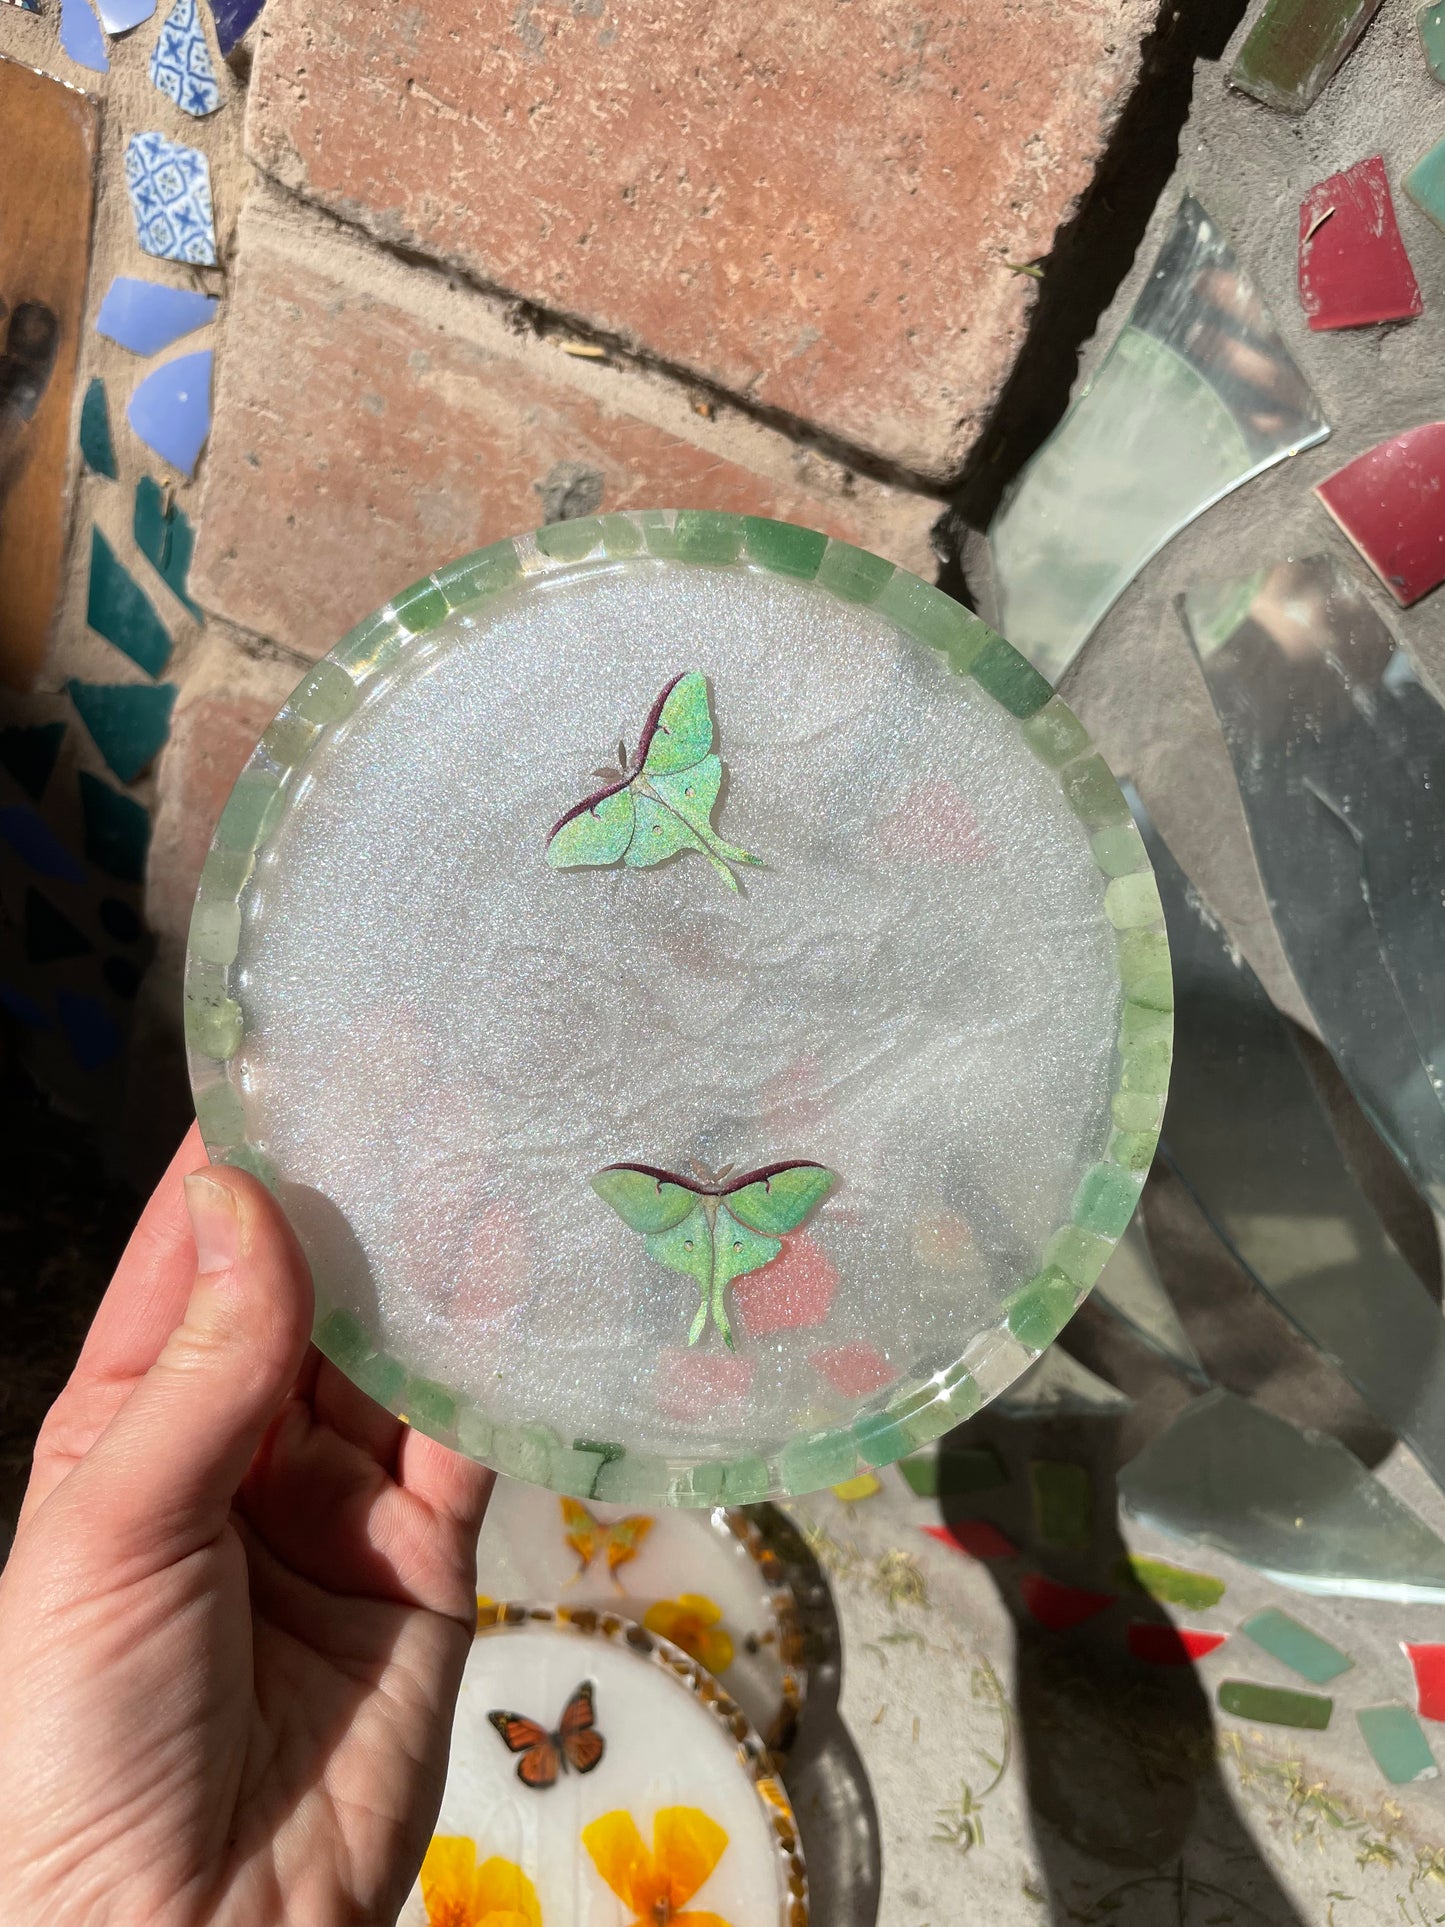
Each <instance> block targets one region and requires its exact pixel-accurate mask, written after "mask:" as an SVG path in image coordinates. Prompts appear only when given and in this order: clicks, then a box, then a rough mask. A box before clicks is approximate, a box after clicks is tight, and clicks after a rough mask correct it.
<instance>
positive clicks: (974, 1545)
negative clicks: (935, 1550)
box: [923, 1519, 1018, 1559]
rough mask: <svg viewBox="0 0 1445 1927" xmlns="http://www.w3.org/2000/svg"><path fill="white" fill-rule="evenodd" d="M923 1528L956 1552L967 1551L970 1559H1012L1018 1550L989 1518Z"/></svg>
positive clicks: (961, 1520)
mask: <svg viewBox="0 0 1445 1927" xmlns="http://www.w3.org/2000/svg"><path fill="white" fill-rule="evenodd" d="M923 1530H924V1531H925V1532H926V1533H927V1534H928V1536H929V1538H930V1539H937V1540H938V1541H939V1543H940V1544H941V1545H945V1546H952V1547H953V1549H954V1551H955V1552H966V1553H967V1554H968V1556H969V1558H970V1559H1012V1558H1013V1557H1014V1556H1015V1555H1016V1554H1017V1552H1018V1547H1017V1546H1016V1545H1015V1544H1014V1543H1013V1541H1012V1540H1011V1539H1006V1538H1005V1537H1004V1535H1003V1534H1002V1533H1001V1532H1000V1531H999V1529H998V1527H997V1526H991V1525H990V1524H989V1522H988V1520H987V1519H955V1520H954V1522H953V1524H952V1525H948V1526H925V1527H924V1528H923Z"/></svg>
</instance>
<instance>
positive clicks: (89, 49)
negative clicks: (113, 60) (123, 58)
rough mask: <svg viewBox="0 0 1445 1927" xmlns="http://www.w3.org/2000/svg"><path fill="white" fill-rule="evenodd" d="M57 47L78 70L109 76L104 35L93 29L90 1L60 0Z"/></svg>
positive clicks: (94, 23) (94, 25)
mask: <svg viewBox="0 0 1445 1927" xmlns="http://www.w3.org/2000/svg"><path fill="white" fill-rule="evenodd" d="M60 44H61V47H62V48H63V49H64V50H65V52H66V53H68V54H69V55H70V58H71V59H72V60H73V61H74V62H75V63H76V65H77V66H78V67H89V69H90V70H91V72H92V73H95V74H108V73H109V72H110V56H109V55H108V54H107V53H106V51H105V35H104V34H103V33H102V32H101V31H100V28H99V27H98V26H97V25H96V20H95V15H94V14H93V13H92V12H91V10H90V0H60Z"/></svg>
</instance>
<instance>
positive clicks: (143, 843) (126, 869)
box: [78, 769, 151, 883]
mask: <svg viewBox="0 0 1445 1927" xmlns="http://www.w3.org/2000/svg"><path fill="white" fill-rule="evenodd" d="M78 780H79V784H80V813H81V818H82V820H83V822H84V824H85V854H86V856H87V857H88V858H89V860H90V861H91V862H92V863H93V864H94V865H95V867H96V869H97V870H104V871H105V874H106V875H107V876H111V877H115V878H117V879H118V881H120V882H121V883H144V882H145V865H146V849H147V846H148V845H149V843H150V838H151V821H150V818H149V816H147V814H146V812H145V811H144V809H142V807H141V805H140V804H139V803H137V802H136V800H135V798H134V797H131V796H122V795H121V793H120V792H119V790H113V789H112V788H111V786H110V784H109V783H107V782H104V781H103V780H102V779H101V778H100V777H99V776H92V775H91V773H90V771H89V770H84V769H83V770H81V772H80V775H79V779H78Z"/></svg>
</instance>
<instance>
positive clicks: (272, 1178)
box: [222, 1144, 279, 1191]
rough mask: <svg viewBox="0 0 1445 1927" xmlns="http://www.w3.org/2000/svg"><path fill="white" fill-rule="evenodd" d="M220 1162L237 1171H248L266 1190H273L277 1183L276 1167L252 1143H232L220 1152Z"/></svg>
mask: <svg viewBox="0 0 1445 1927" xmlns="http://www.w3.org/2000/svg"><path fill="white" fill-rule="evenodd" d="M222 1162H223V1163H225V1164H230V1165H233V1166H234V1167H235V1169H236V1170H238V1171H249V1172H250V1173H251V1176H252V1177H253V1178H259V1179H260V1180H261V1182H262V1184H264V1185H265V1187H266V1189H267V1190H268V1191H274V1190H275V1189H276V1185H277V1183H278V1181H279V1180H278V1178H277V1174H276V1167H275V1165H274V1164H273V1163H272V1162H271V1160H270V1158H268V1157H267V1156H266V1153H265V1152H264V1151H258V1150H257V1149H256V1147H255V1145H254V1144H233V1145H232V1146H231V1148H230V1149H229V1150H228V1151H226V1152H224V1153H223V1154H222Z"/></svg>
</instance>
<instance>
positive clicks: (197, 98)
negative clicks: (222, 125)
mask: <svg viewBox="0 0 1445 1927" xmlns="http://www.w3.org/2000/svg"><path fill="white" fill-rule="evenodd" d="M150 76H151V85H152V86H153V87H155V88H157V89H159V91H160V92H161V93H163V94H164V95H166V97H167V98H168V99H169V100H173V101H174V102H175V104H176V106H177V107H179V108H180V109H181V111H182V112H183V113H187V114H191V115H194V116H195V117H196V118H197V119H200V117H201V116H202V115H204V114H214V113H215V111H216V109H217V108H218V107H219V106H220V104H221V89H220V85H219V83H218V82H217V80H216V69H215V67H214V66H213V65H212V64H211V50H210V48H209V47H208V46H207V45H206V33H205V29H204V27H202V25H201V19H200V12H199V6H198V0H176V4H175V5H174V6H173V7H172V8H171V10H170V12H169V13H168V14H167V15H166V21H165V25H164V26H163V27H162V28H161V31H160V38H159V39H158V40H157V41H156V44H155V46H154V47H153V48H152V50H151V64H150Z"/></svg>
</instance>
